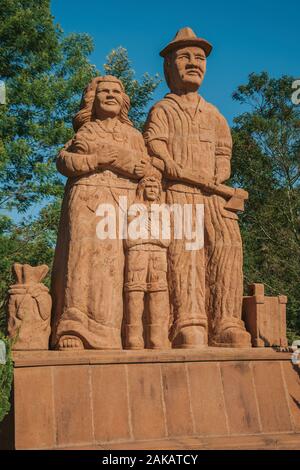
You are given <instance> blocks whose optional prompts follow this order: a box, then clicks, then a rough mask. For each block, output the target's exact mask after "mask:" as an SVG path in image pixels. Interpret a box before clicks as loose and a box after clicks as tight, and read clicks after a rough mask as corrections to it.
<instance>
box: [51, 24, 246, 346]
mask: <svg viewBox="0 0 300 470" xmlns="http://www.w3.org/2000/svg"><path fill="white" fill-rule="evenodd" d="M211 50H212V46H211V45H210V43H209V42H208V41H206V40H205V39H202V38H198V37H197V36H196V35H195V33H194V32H193V31H192V30H191V29H190V28H183V29H181V30H180V31H178V33H177V34H176V36H175V38H174V39H173V40H172V41H171V42H170V43H169V44H168V45H167V46H166V47H165V48H164V49H163V50H162V51H161V52H160V55H161V56H162V57H163V60H164V74H165V79H166V82H167V85H168V87H169V89H170V92H169V93H168V94H167V95H166V96H165V97H164V98H163V99H162V100H160V101H158V102H157V103H155V104H154V106H153V107H152V109H151V110H150V112H149V115H148V118H147V120H146V123H145V126H144V131H143V133H141V132H140V131H139V130H137V129H135V128H134V126H133V124H132V122H131V121H130V119H129V117H128V113H129V111H130V100H129V97H128V96H127V95H126V91H125V89H124V86H123V84H122V82H121V81H120V80H119V79H118V78H116V77H113V76H110V75H106V76H99V77H96V78H94V79H93V80H92V81H91V82H90V83H89V84H88V86H87V88H86V89H85V91H84V93H83V98H82V102H81V106H80V110H79V112H78V113H77V114H76V116H75V117H74V120H73V127H74V131H75V134H74V136H73V138H72V139H71V140H70V141H69V142H67V143H66V144H65V146H64V148H63V149H62V150H61V151H60V153H59V155H58V157H57V169H58V171H59V172H60V173H61V174H62V175H64V176H65V177H67V183H66V187H65V195H64V200H63V204H62V212H61V220H60V226H59V234H58V240H57V246H56V251H55V259H54V265H53V270H52V281H51V296H52V303H53V305H52V324H51V348H53V349H59V350H66V349H69V350H70V349H76V350H77V349H144V348H149V349H160V350H162V349H166V348H202V347H205V346H208V345H209V346H217V347H237V348H238V347H250V346H251V341H250V335H249V333H248V332H247V331H246V330H245V326H244V323H243V321H242V320H241V315H242V299H243V271H242V264H243V258H242V257H243V252H242V241H241V235H240V230H239V226H238V220H237V219H238V216H237V210H239V209H240V208H241V207H240V204H241V203H242V202H243V199H246V198H247V193H246V192H245V191H243V190H235V189H234V188H230V187H229V186H226V185H225V184H224V182H226V180H228V179H229V177H230V171H231V164H230V161H231V153H232V138H231V133H230V128H229V126H228V124H227V122H226V120H225V118H224V117H223V116H222V114H220V112H219V111H218V109H217V108H216V107H214V106H213V105H212V104H210V103H208V102H207V101H205V100H204V99H203V97H202V96H201V95H200V94H199V93H198V90H199V87H200V86H201V84H202V81H203V79H204V76H205V73H206V64H207V58H208V56H209V54H210V52H211ZM124 197H126V198H127V200H128V204H129V205H130V204H132V203H137V204H139V203H140V204H144V207H146V210H147V211H148V212H149V224H148V225H147V230H148V235H149V236H147V237H142V236H140V237H132V238H130V237H126V238H122V237H115V238H113V237H107V238H105V237H99V236H97V224H98V223H99V214H98V212H97V209H98V207H99V205H100V204H102V205H103V204H104V205H105V204H107V205H109V206H110V207H114V208H115V210H116V211H120V210H122V208H120V198H121V199H122V198H124ZM162 202H163V203H164V204H166V205H173V206H174V205H176V206H177V207H179V208H180V207H184V206H185V205H189V207H192V208H193V209H195V210H196V207H199V206H201V207H203V208H204V216H203V217H204V218H203V239H204V243H203V245H202V246H201V247H199V248H198V249H196V250H188V249H187V248H186V237H185V236H183V237H174V236H173V237H171V239H164V238H163V237H161V236H157V237H153V236H151V227H150V215H151V205H152V204H158V203H162ZM102 207H103V206H102ZM126 217H127V219H128V220H131V219H132V218H134V215H132V214H130V211H129V212H128V213H127V214H126ZM171 223H172V219H171ZM172 233H173V232H172Z"/></svg>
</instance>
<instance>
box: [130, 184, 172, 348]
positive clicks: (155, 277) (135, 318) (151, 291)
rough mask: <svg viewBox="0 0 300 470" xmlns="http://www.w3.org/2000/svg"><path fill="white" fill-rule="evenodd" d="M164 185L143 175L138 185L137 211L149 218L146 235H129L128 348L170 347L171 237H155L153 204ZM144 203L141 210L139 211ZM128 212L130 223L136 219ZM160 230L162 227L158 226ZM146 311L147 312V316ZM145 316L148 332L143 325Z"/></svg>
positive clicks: (157, 200) (159, 195)
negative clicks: (168, 261)
mask: <svg viewBox="0 0 300 470" xmlns="http://www.w3.org/2000/svg"><path fill="white" fill-rule="evenodd" d="M161 192H162V191H161V184H160V181H159V179H158V178H157V177H155V176H148V177H145V178H143V179H142V180H141V181H140V182H139V185H138V189H137V199H136V201H135V204H134V205H133V206H132V208H133V209H134V211H136V212H138V213H140V215H139V217H141V216H146V217H145V228H146V231H145V236H140V237H135V236H134V237H133V236H130V233H129V234H128V235H129V236H128V238H127V239H126V240H125V241H124V245H125V259H126V261H125V286H124V290H125V304H126V305H125V306H126V316H125V347H126V348H127V349H143V348H144V346H145V342H144V337H146V346H147V347H148V348H150V349H165V348H168V347H169V346H170V344H169V340H168V333H169V316H170V306H169V291H168V282H167V248H168V245H169V243H170V239H167V238H166V239H163V238H162V234H161V233H158V236H157V237H156V238H153V237H152V232H153V231H151V224H152V223H155V220H153V218H152V216H151V213H152V204H156V205H157V204H159V203H160V202H161ZM139 205H141V211H138V210H136V209H137V208H138V206H139ZM130 212H131V211H130V209H129V213H128V222H129V224H130V222H132V221H133V220H134V217H133V215H131V214H130ZM158 229H159V227H158ZM144 314H145V315H144ZM143 317H144V318H145V321H144V323H146V324H145V327H146V328H145V331H144V328H143V326H144V325H143Z"/></svg>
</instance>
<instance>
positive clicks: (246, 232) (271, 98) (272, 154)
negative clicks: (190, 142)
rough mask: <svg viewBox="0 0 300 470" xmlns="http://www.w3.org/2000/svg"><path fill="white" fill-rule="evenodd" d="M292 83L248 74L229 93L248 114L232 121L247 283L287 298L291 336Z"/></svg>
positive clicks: (297, 201)
mask: <svg viewBox="0 0 300 470" xmlns="http://www.w3.org/2000/svg"><path fill="white" fill-rule="evenodd" d="M292 82H293V78H292V77H288V76H283V77H281V78H279V79H273V78H270V77H269V75H268V74H267V73H266V72H264V73H261V74H251V75H250V76H249V81H248V83H247V84H246V85H242V86H240V87H239V88H238V89H237V91H236V92H235V93H234V94H233V98H234V99H235V100H236V101H238V102H240V103H241V104H243V105H245V106H247V112H244V113H243V114H241V115H240V116H238V117H237V118H236V119H235V120H234V127H233V138H234V155H233V175H234V177H233V179H232V181H233V183H235V184H238V185H241V186H242V187H244V188H245V189H247V190H248V191H249V193H250V199H249V202H248V203H247V206H246V211H245V212H244V213H243V214H242V216H241V229H242V234H243V239H244V251H245V276H246V281H247V282H248V283H252V282H262V283H264V284H265V286H266V289H267V292H268V293H269V294H272V295H278V294H286V295H287V296H288V307H287V312H288V326H289V329H290V337H292V335H293V334H298V335H299V333H300V290H299V283H300V107H299V106H298V107H297V106H295V105H293V103H292V101H291V95H292V92H293V89H292Z"/></svg>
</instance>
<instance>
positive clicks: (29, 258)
mask: <svg viewBox="0 0 300 470" xmlns="http://www.w3.org/2000/svg"><path fill="white" fill-rule="evenodd" d="M49 3H50V2H49V0H39V1H37V0H20V1H15V0H2V4H1V7H2V8H1V11H0V44H1V46H0V79H2V80H4V81H5V84H6V90H7V104H6V105H5V106H0V210H2V215H1V214H0V312H1V313H0V328H2V330H3V329H4V325H5V314H4V311H5V294H6V291H7V288H8V286H9V284H11V282H12V279H11V266H12V264H13V263H14V262H20V263H30V264H32V265H37V264H41V263H46V264H48V265H50V266H51V263H52V258H53V252H54V247H55V240H56V234H57V227H58V220H59V215H60V204H61V197H62V194H63V186H64V178H63V177H61V176H60V175H59V174H58V172H57V171H56V167H55V157H56V154H57V152H58V150H59V148H60V147H61V146H62V145H64V143H65V142H67V141H68V140H69V138H70V137H71V136H72V134H73V130H72V117H73V116H74V114H75V113H76V112H77V111H78V107H79V103H80V98H81V94H82V91H83V89H84V88H85V86H86V85H87V83H88V82H89V81H90V79H91V78H92V77H94V76H96V75H97V74H100V73H101V74H113V75H115V76H117V77H119V78H121V79H122V81H123V83H124V85H125V88H126V92H127V93H128V95H129V96H130V99H131V118H132V120H133V121H134V123H135V125H136V126H138V127H142V125H143V120H144V116H145V110H146V107H147V105H148V103H149V101H150V100H151V97H152V93H153V91H154V90H155V89H156V87H157V85H158V83H159V78H158V77H157V76H155V77H150V76H149V75H148V74H145V75H144V76H143V77H142V78H141V80H140V81H138V80H137V79H136V78H135V74H134V71H133V69H132V67H131V63H130V60H129V58H128V54H127V51H126V49H124V48H122V47H120V48H118V49H116V50H113V51H112V52H111V53H110V54H109V55H108V57H107V59H106V63H105V64H104V66H103V71H102V72H99V71H97V70H96V68H95V66H93V65H92V64H90V62H89V54H90V53H91V52H92V50H93V42H92V40H91V38H90V37H89V36H88V35H86V34H71V35H68V36H65V35H64V34H63V31H62V29H61V28H60V26H59V25H55V24H54V21H53V17H52V16H51V14H50V7H49ZM41 208H42V209H41ZM12 211H13V212H12ZM12 214H13V215H14V217H12ZM22 215H23V220H22V219H21V216H22ZM16 216H17V217H16ZM16 219H17V222H16ZM48 282H49V279H48Z"/></svg>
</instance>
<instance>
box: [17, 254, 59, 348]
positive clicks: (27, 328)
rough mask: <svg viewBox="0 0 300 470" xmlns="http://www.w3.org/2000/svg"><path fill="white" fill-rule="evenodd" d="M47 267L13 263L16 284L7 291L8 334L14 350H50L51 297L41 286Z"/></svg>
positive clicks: (43, 286) (45, 288)
mask: <svg viewBox="0 0 300 470" xmlns="http://www.w3.org/2000/svg"><path fill="white" fill-rule="evenodd" d="M48 269H49V268H48V266H46V265H42V266H36V267H33V266H30V265H29V264H24V265H22V264H19V263H15V264H14V265H13V272H14V275H15V278H16V283H15V284H13V285H12V286H10V289H9V291H8V294H9V298H8V333H9V336H10V337H11V338H12V339H14V343H13V349H14V350H37V349H48V348H49V336H50V316H51V297H50V294H49V290H48V288H47V287H46V286H45V285H44V284H42V283H41V281H42V280H43V279H44V277H45V276H46V274H47V272H48Z"/></svg>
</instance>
